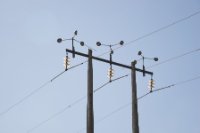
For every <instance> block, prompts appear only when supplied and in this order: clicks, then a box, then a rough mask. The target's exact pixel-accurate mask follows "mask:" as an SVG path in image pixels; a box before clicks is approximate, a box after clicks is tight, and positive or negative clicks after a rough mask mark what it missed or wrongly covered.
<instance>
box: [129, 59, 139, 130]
mask: <svg viewBox="0 0 200 133" xmlns="http://www.w3.org/2000/svg"><path fill="white" fill-rule="evenodd" d="M136 63H137V62H136V61H134V62H132V63H131V67H132V69H131V85H132V132H133V133H139V124H138V105H137V84H136V71H135V65H136Z"/></svg>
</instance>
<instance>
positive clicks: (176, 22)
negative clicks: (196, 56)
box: [0, 11, 200, 116]
mask: <svg viewBox="0 0 200 133" xmlns="http://www.w3.org/2000/svg"><path fill="white" fill-rule="evenodd" d="M199 13H200V11H197V12H194V13H192V14H190V15H189V16H186V17H184V18H182V19H179V20H176V21H174V22H172V23H170V24H168V25H166V26H163V27H161V28H158V29H156V30H154V31H152V32H150V33H147V34H145V35H143V36H140V37H138V38H136V39H134V40H132V41H130V42H128V43H125V44H124V45H128V44H132V43H135V42H136V41H139V40H141V39H144V38H146V37H149V36H151V35H153V34H155V33H158V32H160V31H163V30H165V29H168V28H170V27H172V26H174V25H176V24H178V23H180V22H183V21H185V20H188V19H190V18H192V17H194V16H196V15H198V14H199ZM121 47H122V46H120V47H117V48H115V49H113V50H117V49H119V48H121ZM198 51H199V49H198ZM109 52H110V51H109ZM109 52H105V53H103V54H101V55H99V56H103V55H105V54H107V53H109ZM191 52H192V51H191ZM193 52H196V51H193ZM188 54H190V52H189V53H185V54H184V55H182V56H185V55H188ZM180 57H181V56H177V57H176V58H180ZM174 59H175V58H174ZM174 59H173V58H171V59H168V61H171V60H174ZM168 61H167V62H168ZM86 62H87V61H84V62H82V63H80V64H77V65H75V66H74V67H72V68H75V67H77V66H79V65H82V64H84V63H86ZM161 63H162V64H163V63H166V61H165V62H161ZM161 63H159V64H157V65H160V64H161ZM154 66H155V65H154ZM151 67H152V66H151ZM65 72H66V71H63V72H61V73H60V74H58V75H57V76H55V77H54V78H52V79H51V80H50V81H48V82H46V83H45V84H43V85H42V86H41V87H39V88H37V89H35V90H33V91H32V92H31V93H29V94H28V95H26V96H25V97H24V98H22V99H21V100H19V101H18V102H16V103H15V104H13V105H11V106H10V107H9V108H7V109H6V110H5V111H3V112H1V113H0V116H2V115H4V114H6V113H7V112H9V111H10V110H11V109H13V108H14V107H16V106H17V105H19V104H20V103H22V102H23V101H25V100H26V99H28V98H29V97H31V96H32V95H33V94H35V93H36V92H38V91H39V90H41V89H42V88H44V87H45V86H46V85H48V84H49V83H50V82H53V81H54V80H55V79H57V78H58V77H59V76H61V75H62V74H63V73H65Z"/></svg>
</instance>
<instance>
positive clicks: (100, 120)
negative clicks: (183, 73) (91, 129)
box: [77, 76, 200, 133]
mask: <svg viewBox="0 0 200 133" xmlns="http://www.w3.org/2000/svg"><path fill="white" fill-rule="evenodd" d="M197 79H200V76H196V77H194V78H191V79H188V80H184V81H180V82H177V83H175V84H171V85H168V86H165V87H162V88H158V89H155V90H153V91H152V92H147V93H146V94H144V95H142V96H140V97H138V98H137V100H141V99H143V98H145V97H146V96H148V95H149V94H152V93H155V92H158V91H162V90H165V89H168V88H171V87H174V86H176V85H181V84H185V83H188V82H191V81H194V80H197ZM130 105H131V103H130V102H129V103H127V104H124V105H122V106H120V107H119V108H117V109H116V110H114V111H112V112H110V113H108V114H107V115H105V116H103V117H102V118H100V119H99V120H97V121H96V122H95V125H97V124H99V123H101V122H102V121H104V120H105V119H107V118H109V117H111V116H113V115H114V114H116V113H117V112H119V111H121V110H123V109H125V108H127V107H129V106H130ZM85 129H86V128H81V129H80V130H78V131H77V133H80V132H82V131H83V130H85Z"/></svg>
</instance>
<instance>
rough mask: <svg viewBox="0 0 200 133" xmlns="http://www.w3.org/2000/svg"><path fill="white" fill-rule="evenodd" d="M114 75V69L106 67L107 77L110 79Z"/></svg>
mask: <svg viewBox="0 0 200 133" xmlns="http://www.w3.org/2000/svg"><path fill="white" fill-rule="evenodd" d="M113 76H114V70H113V69H112V68H109V69H108V78H109V79H111V78H112V77H113Z"/></svg>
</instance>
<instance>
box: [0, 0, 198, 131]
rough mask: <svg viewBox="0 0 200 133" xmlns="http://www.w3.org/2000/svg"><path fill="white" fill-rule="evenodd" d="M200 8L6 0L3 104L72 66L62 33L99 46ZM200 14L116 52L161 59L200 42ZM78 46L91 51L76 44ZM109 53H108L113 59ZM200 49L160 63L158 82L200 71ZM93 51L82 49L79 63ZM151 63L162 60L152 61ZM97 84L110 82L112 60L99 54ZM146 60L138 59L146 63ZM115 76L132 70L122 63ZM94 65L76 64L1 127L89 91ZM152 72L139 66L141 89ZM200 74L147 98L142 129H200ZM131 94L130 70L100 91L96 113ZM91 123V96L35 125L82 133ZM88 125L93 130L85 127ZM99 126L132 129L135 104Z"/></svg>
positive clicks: (19, 124) (122, 56)
mask: <svg viewBox="0 0 200 133" xmlns="http://www.w3.org/2000/svg"><path fill="white" fill-rule="evenodd" d="M199 10H200V1H199V0H167V1H166V0H118V1H114V0H109V1H108V0H101V1H100V0H99V1H97V0H93V1H92V0H84V1H80V0H73V1H72V0H71V1H69V0H68V1H67V0H27V1H25V0H18V1H14V0H1V1H0V16H1V21H0V36H1V39H0V61H1V66H0V80H1V84H0V112H3V111H5V110H6V109H7V108H9V107H10V106H11V105H13V104H15V103H16V102H18V101H19V100H20V99H22V98H23V97H25V96H26V95H28V94H29V93H31V92H32V91H33V90H35V89H36V88H38V87H40V86H41V85H42V84H43V83H45V82H47V81H49V80H50V79H51V78H52V77H54V76H55V75H56V74H58V73H60V72H62V71H63V70H64V67H63V57H64V56H65V48H71V43H70V42H64V43H62V44H57V43H56V39H57V38H58V37H63V38H70V37H71V36H72V35H73V32H74V31H75V30H78V31H79V33H78V37H77V39H78V40H83V41H84V42H85V43H86V44H87V45H89V46H91V47H93V48H95V49H96V50H97V51H93V54H94V55H96V56H97V55H100V54H101V53H103V52H105V51H108V49H107V48H104V47H96V46H95V43H96V41H101V42H103V43H106V44H112V43H117V42H119V41H120V40H124V42H125V43H126V42H130V41H132V40H134V39H136V38H138V37H140V36H143V35H145V34H147V33H150V32H152V31H154V30H156V29H159V28H160V27H163V26H165V25H168V24H170V23H172V22H174V21H176V20H179V19H181V18H184V17H186V16H188V15H190V14H192V13H194V12H197V11H199ZM199 24H200V14H199V15H196V16H194V17H191V18H190V19H188V20H185V21H183V22H181V23H178V24H176V25H174V26H172V27H170V28H168V29H165V30H163V31H161V32H158V33H156V34H153V35H151V36H149V37H146V38H144V39H141V40H139V41H137V42H135V43H131V44H129V45H126V46H124V47H122V48H120V49H118V50H116V51H115V53H114V55H113V60H115V61H117V62H121V63H124V64H127V65H129V64H130V63H131V61H133V60H135V59H139V57H138V56H137V52H138V51H139V50H142V51H143V53H144V55H145V56H148V57H154V56H158V57H159V59H160V61H164V60H166V59H169V58H171V57H175V56H177V55H180V54H182V53H185V52H188V51H192V50H195V49H198V48H199V47H200V45H199V44H200V38H199V35H200V26H199ZM76 50H78V51H81V52H87V48H86V47H81V46H79V45H77V44H76ZM108 57H109V55H108V54H107V55H104V56H103V58H107V59H108ZM199 57H200V55H199V52H195V53H193V54H190V55H187V56H184V57H182V58H180V59H177V60H174V61H171V62H168V63H165V64H162V65H159V66H157V67H153V68H151V69H149V70H151V71H153V72H154V79H155V81H156V88H160V87H163V86H167V85H169V84H172V83H176V82H179V81H183V80H187V79H190V78H193V77H196V76H198V75H200V71H199V68H200V62H199ZM85 60H86V59H85V58H83V57H80V56H77V57H76V58H75V59H72V61H71V66H73V65H76V64H78V63H80V62H82V61H85ZM145 64H146V66H150V65H153V64H155V62H153V61H146V62H145ZM93 65H94V89H95V88H97V87H99V86H101V85H102V84H103V83H105V82H107V81H108V79H107V75H106V74H107V69H108V67H109V65H108V64H104V63H100V62H97V61H94V62H93ZM141 66H142V64H141V62H139V63H138V64H137V67H139V68H141ZM114 69H115V78H117V77H119V76H121V75H124V74H127V73H130V71H129V70H126V69H122V68H118V67H115V66H114ZM86 74H87V65H86V64H84V65H82V66H80V67H77V68H75V69H72V70H70V71H68V72H66V73H65V74H63V75H62V76H60V77H59V78H58V79H57V80H55V81H54V82H52V83H50V84H48V85H47V86H45V88H43V89H42V90H40V91H39V92H37V93H36V94H34V95H32V96H31V97H29V98H28V99H27V100H25V101H24V102H22V103H21V104H19V105H17V106H15V107H14V108H13V109H12V110H10V111H9V112H7V113H6V114H4V115H1V116H0V132H1V133H27V131H28V130H29V129H31V128H33V127H34V126H36V125H37V124H39V123H40V122H42V121H44V120H46V119H48V118H49V117H51V116H52V115H53V114H55V113H56V112H59V111H60V110H62V109H63V108H65V107H66V106H67V105H68V104H71V103H73V102H74V101H76V100H77V99H78V98H80V97H82V96H84V95H86V90H87V84H86V83H87V82H86V79H87V75H86ZM149 79H150V77H149V76H146V77H142V74H140V73H138V74H137V81H138V82H137V85H138V96H141V95H142V94H144V93H146V92H148V88H147V84H148V80H149ZM199 81H200V80H195V81H192V82H190V83H187V84H182V85H179V86H175V87H173V88H170V89H168V90H165V91H162V92H159V93H154V94H152V95H150V96H148V97H145V98H144V99H142V100H141V101H139V103H138V106H139V124H140V125H139V126H140V132H141V133H148V132H152V133H188V132H190V133H199V132H200V126H199V125H200V103H199V101H200V97H199V94H200V90H199V89H200V88H199V84H198V83H199ZM129 102H131V84H130V76H129V77H127V78H124V79H121V80H119V81H116V82H114V83H112V84H110V85H108V86H106V87H104V88H103V89H102V90H101V91H99V92H98V93H96V94H95V95H94V113H95V121H98V120H99V119H101V118H102V117H104V116H105V115H106V114H109V113H110V112H112V111H114V110H115V109H117V108H119V107H120V106H123V105H125V104H127V103H129ZM85 126H86V101H82V102H81V103H79V104H77V105H76V106H74V107H73V108H71V109H69V110H66V111H65V112H63V113H62V114H61V115H59V116H57V117H55V118H54V119H51V120H50V121H48V122H46V123H44V124H43V125H41V126H40V127H38V128H37V129H35V130H33V133H47V132H48V133H66V132H67V133H77V131H79V130H81V129H82V128H84V127H85ZM82 132H83V133H84V132H85V130H83V131H82ZM95 133H131V107H130V106H129V107H127V108H124V109H123V110H121V111H119V112H117V113H116V114H114V115H113V116H111V117H109V118H107V119H105V120H104V121H102V122H100V123H99V124H98V125H96V126H95Z"/></svg>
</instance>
